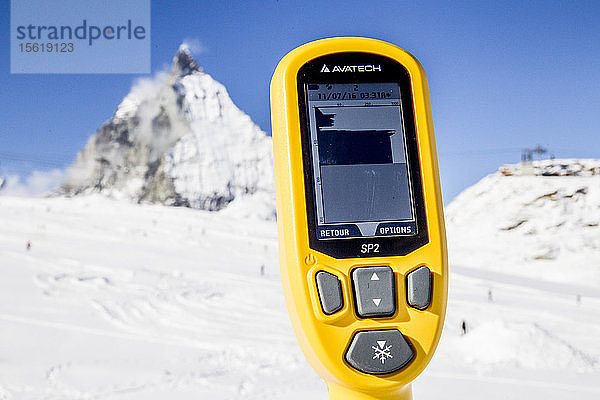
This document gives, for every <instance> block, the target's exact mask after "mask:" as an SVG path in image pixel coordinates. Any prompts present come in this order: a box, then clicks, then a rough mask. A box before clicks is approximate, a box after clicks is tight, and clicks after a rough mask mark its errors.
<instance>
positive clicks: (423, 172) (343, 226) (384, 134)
mask: <svg viewBox="0 0 600 400" xmlns="http://www.w3.org/2000/svg"><path fill="white" fill-rule="evenodd" d="M271 113H272V123H273V146H274V156H275V177H276V194H277V225H278V235H279V254H280V263H281V277H282V280H283V287H284V292H285V296H286V302H287V307H288V311H289V314H290V318H291V320H292V323H293V326H294V330H295V332H296V336H297V338H298V341H299V342H300V346H301V348H302V350H303V352H304V354H305V355H306V357H307V358H308V360H309V362H310V364H311V365H312V367H313V368H314V369H315V370H316V371H317V372H318V373H319V375H320V376H321V377H322V378H323V379H324V380H325V381H326V382H327V384H328V386H329V396H330V398H331V399H392V398H393V399H410V398H411V397H412V395H411V387H410V382H412V381H413V380H414V379H415V377H417V375H419V374H420V373H421V372H422V371H423V369H424V368H425V366H426V365H427V364H428V362H429V360H430V359H431V357H432V355H433V353H434V351H435V349H436V346H437V343H438V341H439V338H440V334H441V330H442V324H443V321H444V314H445V309H446V298H447V286H448V270H447V251H446V238H445V231H444V220H443V209H442V199H441V194H440V185H439V177H438V167H437V156H436V150H435V141H434V135H433V123H432V118H431V106H430V104H429V89H428V86H427V80H426V77H425V73H424V71H423V68H422V67H421V65H420V64H419V62H418V61H417V60H416V59H415V58H414V57H413V56H411V55H410V54H409V53H408V52H406V51H404V50H402V49H401V48H399V47H397V46H395V45H392V44H390V43H386V42H383V41H379V40H374V39H366V38H331V39H323V40H318V41H315V42H311V43H308V44H305V45H303V46H300V47H299V48H297V49H295V50H293V51H292V52H290V53H289V54H287V55H286V56H285V57H284V58H283V59H282V60H281V62H280V63H279V65H278V66H277V69H276V71H275V74H274V76H273V80H272V82H271Z"/></svg>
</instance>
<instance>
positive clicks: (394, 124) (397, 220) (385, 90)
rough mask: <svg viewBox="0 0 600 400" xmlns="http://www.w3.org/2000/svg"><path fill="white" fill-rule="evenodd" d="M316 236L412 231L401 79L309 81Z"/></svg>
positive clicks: (393, 234)
mask: <svg viewBox="0 0 600 400" xmlns="http://www.w3.org/2000/svg"><path fill="white" fill-rule="evenodd" d="M306 93H307V97H308V98H307V100H308V101H307V103H308V122H309V125H310V138H311V140H310V143H311V148H310V151H311V158H312V168H313V174H312V176H313V186H314V192H315V199H314V200H315V209H316V236H317V238H318V239H319V240H326V239H341V238H356V237H373V236H406V235H416V234H417V224H416V222H415V211H414V199H413V196H412V189H411V183H410V173H409V172H410V171H409V166H408V159H407V151H406V138H405V133H404V124H403V120H402V109H401V104H402V103H401V98H400V95H401V94H400V85H399V84H398V83H393V82H392V83H385V82H377V83H357V84H352V83H308V84H306Z"/></svg>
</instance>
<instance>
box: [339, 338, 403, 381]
mask: <svg viewBox="0 0 600 400" xmlns="http://www.w3.org/2000/svg"><path fill="white" fill-rule="evenodd" d="M414 354H415V353H414V351H413V349H412V347H411V346H410V344H409V342H408V340H407V339H405V338H404V336H403V335H402V333H400V331H398V330H395V329H390V330H383V331H365V332H358V333H357V334H356V335H354V338H353V339H352V343H350V348H349V349H348V352H347V353H346V361H347V362H348V364H350V365H351V366H352V367H354V368H355V369H357V370H359V371H361V372H364V373H367V374H373V375H384V374H391V373H392V372H396V371H398V370H400V369H402V368H404V367H405V366H406V365H407V364H408V363H409V362H410V361H411V360H412V359H413V357H414Z"/></svg>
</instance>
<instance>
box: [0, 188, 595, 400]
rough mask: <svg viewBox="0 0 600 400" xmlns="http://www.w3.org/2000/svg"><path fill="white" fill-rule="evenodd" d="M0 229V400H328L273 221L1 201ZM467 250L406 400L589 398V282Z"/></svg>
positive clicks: (117, 205) (112, 204)
mask: <svg viewBox="0 0 600 400" xmlns="http://www.w3.org/2000/svg"><path fill="white" fill-rule="evenodd" d="M490 179H494V178H490ZM490 186H493V185H490ZM590 186H591V184H590ZM592 190H593V188H592V189H590V192H589V193H593V192H592ZM484 195H485V194H481V195H480V196H484ZM532 195H533V194H532ZM473 198H477V197H473ZM463 199H464V198H463ZM458 200H459V199H457V201H458ZM260 204H261V203H260V202H258V203H257V204H256V205H254V206H253V208H256V209H261V207H260ZM457 204H459V203H457ZM474 212H475V211H474ZM498 212H499V211H498ZM492 214H493V213H492ZM453 215H454V216H453V217H451V218H450V219H458V217H459V216H460V215H459V214H458V213H456V212H454V214H453ZM480 215H483V214H480ZM0 221H2V223H1V224H0V254H1V255H2V260H1V262H0V276H1V277H2V279H1V280H0V399H2V400H5V399H19V400H21V399H25V400H28V399H41V398H44V399H49V400H52V399H61V400H65V399H67V400H68V399H144V400H152V399H161V400H162V399H165V398H169V399H261V400H262V399H267V400H268V399H273V400H275V399H282V398H286V399H290V400H294V399H298V400H300V399H302V400H305V399H323V400H324V399H326V388H325V385H324V384H323V383H322V382H321V381H320V379H319V377H318V376H317V375H316V374H315V373H314V372H313V371H312V369H311V368H310V367H309V366H308V364H307V362H306V361H305V359H304V357H303V355H302V354H301V352H300V350H299V347H298V345H297V343H296V339H295V337H294V334H293V332H292V328H291V325H290V323H289V320H288V316H287V313H286V311H285V304H284V299H283V293H282V290H281V284H280V278H279V274H278V273H279V272H278V271H279V268H278V262H277V250H276V249H277V246H276V229H275V224H274V223H273V222H272V221H264V220H263V219H262V217H261V216H260V215H259V216H253V213H249V212H248V211H247V210H246V208H245V206H243V205H242V204H238V205H236V203H235V202H234V203H233V204H232V206H230V207H227V208H226V209H224V210H222V211H220V212H217V213H214V212H205V211H198V210H191V209H187V208H172V207H165V206H162V205H136V204H131V203H130V202H119V201H115V200H109V199H106V198H105V197H100V196H86V197H74V198H50V199H26V198H11V197H0ZM458 222H459V221H456V223H457V224H458ZM457 226H459V225H457ZM457 229H458V228H457ZM486 229H488V230H483V231H481V232H483V233H486V232H495V231H494V230H493V229H492V227H490V228H486ZM452 231H453V228H451V229H449V232H452ZM459 232H462V231H460V230H459ZM505 232H510V233H511V234H512V233H514V232H517V231H516V230H514V229H513V230H512V231H500V234H499V235H502V234H503V233H505ZM522 236H523V237H526V235H525V234H523V235H522ZM499 237H502V236H499ZM450 239H451V240H454V236H450ZM28 240H29V241H31V244H32V247H31V250H29V251H27V250H26V248H25V244H26V242H27V241H28ZM455 242H456V241H455ZM463 244H464V246H466V243H463ZM452 249H457V244H456V243H455V244H454V246H453V247H452ZM471 249H472V250H473V254H474V255H473V256H472V257H471V258H470V259H469V260H470V264H468V265H458V264H457V260H460V261H465V260H466V259H467V257H466V256H465V254H463V253H460V251H459V252H458V253H457V252H456V250H453V252H452V253H451V255H450V259H451V271H452V275H451V285H450V288H451V289H450V290H451V291H450V301H449V305H448V316H447V321H446V327H445V331H444V334H443V337H442V342H441V344H440V346H439V348H438V352H437V354H436V355H435V357H434V360H433V362H432V364H431V365H430V366H429V367H428V369H427V370H426V372H425V373H424V374H423V375H422V376H421V377H419V378H418V379H417V381H416V382H415V386H414V392H415V399H421V400H426V399H431V400H433V399H439V398H450V399H456V398H461V399H480V398H485V399H492V400H495V399H498V400H499V399H533V400H535V399H544V400H554V399H556V400H558V399H561V400H564V399H565V398H577V399H578V400H587V399H590V400H591V399H597V398H599V396H600V379H599V378H600V364H599V360H600V342H599V341H598V339H597V338H598V334H599V333H600V294H599V293H598V290H597V287H596V286H594V284H593V282H592V283H590V282H589V279H588V277H587V276H586V275H576V276H574V277H572V279H571V282H570V283H569V285H564V284H562V283H555V282H552V281H550V280H546V281H541V280H538V279H532V278H530V277H527V274H522V273H521V272H520V270H521V269H523V268H525V269H527V268H529V266H530V265H535V264H536V263H538V262H552V261H547V260H544V261H537V260H530V259H525V258H514V260H515V262H517V264H514V265H509V261H504V262H505V264H506V265H507V268H505V269H500V270H496V271H492V270H490V268H489V265H488V262H487V260H489V259H491V258H496V259H501V258H503V257H504V253H505V252H504V249H502V248H494V247H493V246H488V251H489V252H493V253H491V254H489V255H483V254H482V252H481V251H479V250H476V248H474V247H472V248H471ZM461 251H462V250H461ZM522 251H523V252H524V253H523V254H525V253H526V252H525V250H524V249H523V250H522ZM461 254H462V255H461ZM561 254H563V253H561ZM492 256H493V257H492ZM461 257H462V258H461ZM476 257H484V258H482V259H480V260H479V264H478V263H477V259H476ZM510 260H513V259H512V258H511V259H510ZM565 260H566V258H565ZM263 265H264V271H265V274H264V276H261V273H260V271H261V266H263ZM509 267H510V268H509ZM590 288H592V289H594V290H590ZM489 289H492V297H493V298H492V301H491V302H489V301H488V291H489ZM586 291H588V292H589V293H586V294H585V295H583V296H582V297H581V299H580V300H579V302H578V301H577V299H576V297H575V294H574V293H576V292H581V293H584V292H586ZM463 320H465V321H466V322H467V324H468V326H469V333H468V334H467V335H465V336H461V335H460V331H459V326H460V323H461V322H462V321H463Z"/></svg>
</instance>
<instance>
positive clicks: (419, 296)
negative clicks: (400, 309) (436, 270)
mask: <svg viewBox="0 0 600 400" xmlns="http://www.w3.org/2000/svg"><path fill="white" fill-rule="evenodd" d="M406 281H407V282H406V292H407V293H406V294H407V297H408V305H409V306H411V307H413V308H417V309H419V310H424V309H426V308H427V307H429V304H431V271H430V270H429V268H427V267H425V266H423V267H419V268H417V269H415V270H414V271H412V272H411V273H410V274H408V276H407V277H406Z"/></svg>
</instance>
